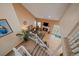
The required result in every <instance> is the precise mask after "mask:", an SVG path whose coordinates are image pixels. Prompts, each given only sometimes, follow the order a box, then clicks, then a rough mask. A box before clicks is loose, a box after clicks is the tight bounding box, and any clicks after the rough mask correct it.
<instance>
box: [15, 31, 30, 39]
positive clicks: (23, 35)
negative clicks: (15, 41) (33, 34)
mask: <svg viewBox="0 0 79 59" xmlns="http://www.w3.org/2000/svg"><path fill="white" fill-rule="evenodd" d="M29 35H30V33H29V30H22V32H21V33H18V34H16V36H19V37H21V38H23V39H24V40H28V39H29Z"/></svg>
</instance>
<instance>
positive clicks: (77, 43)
mask: <svg viewBox="0 0 79 59" xmlns="http://www.w3.org/2000/svg"><path fill="white" fill-rule="evenodd" d="M77 45H79V41H78V42H76V43H74V44H73V45H72V46H70V47H71V49H73V48H75V47H76V46H77Z"/></svg>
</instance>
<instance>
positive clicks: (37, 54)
mask: <svg viewBox="0 0 79 59" xmlns="http://www.w3.org/2000/svg"><path fill="white" fill-rule="evenodd" d="M40 52H41V48H39V50H38V51H37V53H36V56H39V54H40Z"/></svg>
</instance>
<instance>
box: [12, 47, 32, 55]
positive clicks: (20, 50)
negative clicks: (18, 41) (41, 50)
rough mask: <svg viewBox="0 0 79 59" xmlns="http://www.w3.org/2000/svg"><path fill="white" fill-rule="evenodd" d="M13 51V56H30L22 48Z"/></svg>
mask: <svg viewBox="0 0 79 59" xmlns="http://www.w3.org/2000/svg"><path fill="white" fill-rule="evenodd" d="M13 51H14V53H15V56H31V55H30V53H29V52H28V51H27V50H26V49H25V47H24V46H20V47H19V48H17V49H16V48H13Z"/></svg>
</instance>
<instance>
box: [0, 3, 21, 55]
mask: <svg viewBox="0 0 79 59" xmlns="http://www.w3.org/2000/svg"><path fill="white" fill-rule="evenodd" d="M0 19H7V21H8V23H9V25H10V26H11V28H12V30H13V33H11V34H8V35H6V36H4V37H1V38H0V55H6V54H7V53H8V52H9V51H11V49H12V48H13V47H15V46H16V45H17V44H19V43H20V42H21V40H20V39H19V38H18V37H16V35H15V34H16V33H17V32H18V31H20V30H21V28H20V23H19V21H18V18H17V16H16V13H15V11H14V8H13V6H12V4H0Z"/></svg>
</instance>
